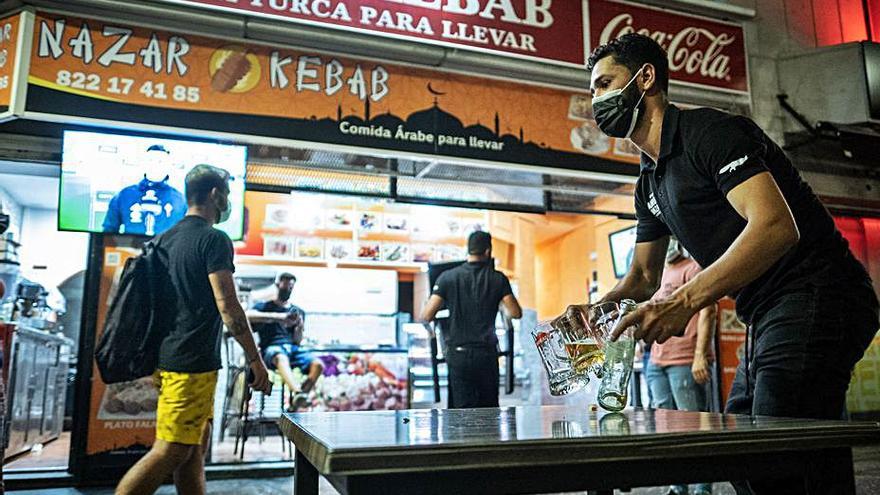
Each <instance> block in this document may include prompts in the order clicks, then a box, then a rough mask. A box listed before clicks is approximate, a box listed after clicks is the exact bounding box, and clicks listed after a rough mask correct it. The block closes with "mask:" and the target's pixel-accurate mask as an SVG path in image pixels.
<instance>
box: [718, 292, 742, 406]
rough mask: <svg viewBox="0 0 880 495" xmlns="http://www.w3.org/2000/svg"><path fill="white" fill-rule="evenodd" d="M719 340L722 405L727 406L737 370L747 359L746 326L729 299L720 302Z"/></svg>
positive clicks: (733, 302) (734, 303)
mask: <svg viewBox="0 0 880 495" xmlns="http://www.w3.org/2000/svg"><path fill="white" fill-rule="evenodd" d="M718 338H719V339H720V348H721V353H720V354H719V356H718V366H720V367H721V404H726V403H727V397H728V395H730V389H731V388H732V387H733V379H734V378H735V377H736V368H737V366H739V362H740V361H741V360H742V359H743V358H744V357H745V347H746V325H745V323H743V322H742V321H740V319H739V318H737V316H736V302H735V301H734V300H733V299H730V298H728V297H725V298H724V299H721V300H720V301H718Z"/></svg>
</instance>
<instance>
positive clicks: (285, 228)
mask: <svg viewBox="0 0 880 495" xmlns="http://www.w3.org/2000/svg"><path fill="white" fill-rule="evenodd" d="M245 203H246V205H247V208H248V212H249V215H250V217H249V218H250V225H251V226H252V227H251V228H250V229H249V231H248V233H247V235H246V237H245V239H244V243H242V244H241V245H240V246H239V248H238V249H237V250H236V252H237V254H239V255H251V256H261V257H264V258H270V259H275V260H289V261H302V262H327V263H361V264H362V263H367V264H374V263H375V264H386V265H407V266H409V265H413V264H416V263H429V262H443V261H454V260H463V259H465V258H466V256H467V250H466V244H467V237H468V236H469V235H470V234H471V233H472V232H474V231H476V230H484V229H486V228H487V227H488V213H487V212H485V211H482V210H469V209H460V208H450V207H440V206H425V205H404V204H396V203H392V202H389V201H384V200H376V199H369V198H357V197H347V196H337V195H325V194H312V193H292V194H289V195H282V194H276V193H264V192H254V191H248V192H247V193H246V197H245Z"/></svg>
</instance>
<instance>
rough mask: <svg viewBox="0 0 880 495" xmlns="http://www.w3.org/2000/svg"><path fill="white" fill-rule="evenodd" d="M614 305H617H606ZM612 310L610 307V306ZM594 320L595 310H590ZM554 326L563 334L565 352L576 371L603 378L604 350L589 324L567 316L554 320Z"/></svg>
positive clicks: (614, 304)
mask: <svg viewBox="0 0 880 495" xmlns="http://www.w3.org/2000/svg"><path fill="white" fill-rule="evenodd" d="M607 304H611V305H613V306H614V307H615V308H616V306H617V304H616V303H606V304H603V305H602V306H605V305H607ZM609 308H610V306H609ZM589 312H590V317H591V319H592V312H593V308H590V310H589ZM553 325H554V326H555V327H557V328H558V329H559V330H560V332H562V338H563V339H564V341H565V351H566V353H568V358H569V359H570V360H571V364H572V366H573V367H574V369H575V371H576V372H578V373H579V374H582V375H587V374H588V373H589V372H590V371H592V372H593V373H594V374H595V375H596V377H597V378H602V357H603V354H602V349H601V347H600V344H599V339H597V335H596V334H595V332H594V331H593V329H592V325H590V324H589V323H588V322H584V321H580V320H579V319H578V318H577V317H576V316H573V315H569V314H565V315H562V316H560V317H559V318H556V319H555V320H553Z"/></svg>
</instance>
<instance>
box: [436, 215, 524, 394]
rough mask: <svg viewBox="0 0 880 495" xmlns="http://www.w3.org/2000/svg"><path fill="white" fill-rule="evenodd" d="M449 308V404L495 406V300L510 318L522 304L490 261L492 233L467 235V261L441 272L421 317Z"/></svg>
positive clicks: (496, 350)
mask: <svg viewBox="0 0 880 495" xmlns="http://www.w3.org/2000/svg"><path fill="white" fill-rule="evenodd" d="M444 303H445V304H446V307H447V308H448V309H449V324H448V326H447V327H448V331H447V332H446V334H445V335H443V337H444V340H445V343H446V365H447V368H448V370H449V393H450V397H449V407H450V408H453V407H454V408H471V407H498V387H499V385H500V384H499V377H498V338H497V337H496V336H495V317H496V315H497V313H498V307H499V304H500V305H501V306H502V307H503V308H504V310H505V311H506V312H507V314H508V315H509V316H510V317H511V318H521V317H522V309H521V308H520V307H519V302H517V300H516V297H514V295H513V292H512V291H511V289H510V282H509V281H508V280H507V277H505V276H504V274H503V273H501V272H499V271H497V270H495V267H494V266H493V264H492V236H491V235H489V234H488V233H487V232H479V231H478V232H474V233H473V234H471V235H470V237H469V238H468V259H467V263H465V264H463V265H461V266H458V267H456V268H453V269H452V270H449V271H446V272H443V273H442V274H441V275H440V277H439V278H438V279H437V282H436V284H435V285H434V288H433V294H432V295H431V298H430V299H429V300H428V303H427V305H425V309H424V310H423V311H422V321H425V322H429V321H432V320H433V319H434V317H435V316H436V315H437V312H438V311H439V310H440V308H441V307H442V306H443V304H444Z"/></svg>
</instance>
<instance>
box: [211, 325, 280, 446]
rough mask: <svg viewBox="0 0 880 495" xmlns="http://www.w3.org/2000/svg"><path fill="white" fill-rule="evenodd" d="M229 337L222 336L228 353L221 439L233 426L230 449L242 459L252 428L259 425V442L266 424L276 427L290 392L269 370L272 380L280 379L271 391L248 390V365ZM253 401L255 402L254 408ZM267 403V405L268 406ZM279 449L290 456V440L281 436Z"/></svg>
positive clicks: (264, 434) (261, 440)
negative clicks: (275, 405) (274, 403)
mask: <svg viewBox="0 0 880 495" xmlns="http://www.w3.org/2000/svg"><path fill="white" fill-rule="evenodd" d="M231 340H232V339H231V338H228V336H227V338H226V339H225V340H224V345H225V347H226V356H227V362H226V373H227V383H226V395H225V397H224V402H223V420H222V421H221V423H220V439H221V440H222V439H223V438H225V434H226V430H227V429H228V428H230V427H233V429H234V435H235V445H234V448H233V453H234V454H238V457H239V459H241V460H243V459H244V447H245V444H246V443H247V440H248V438H249V437H250V433H251V429H252V428H254V427H258V428H259V439H260V443H261V444H262V443H263V440H264V439H265V437H266V431H265V428H266V426H267V425H272V426H273V427H275V428H277V427H278V419H279V418H280V417H281V413H283V412H284V410H285V404H286V403H287V399H288V398H289V396H290V395H291V394H290V393H289V391H288V390H287V387H285V386H284V382H283V381H281V380H280V377H279V376H278V375H277V374H276V373H274V372H270V378H271V379H272V381H273V383H278V382H281V385H280V386H275V387H273V388H272V393H271V394H269V395H266V394H264V393H262V392H257V391H253V390H251V388H250V387H248V386H247V383H246V380H247V371H248V367H247V366H246V365H244V364H243V363H242V362H241V361H242V360H241V359H240V356H236V355H235V345H234V344H233V343H232V342H231ZM273 396H278V398H279V400H278V410H277V411H276V410H274V408H273V407H271V400H272V398H273ZM252 402H253V403H254V406H255V407H253V408H252V406H251V403H252ZM267 404H268V405H270V407H269V408H268V409H267ZM252 409H255V410H252ZM279 434H280V431H279ZM281 450H282V452H284V453H285V454H289V455H290V456H291V457H292V456H293V446H292V445H290V442H288V441H284V440H283V439H282V442H281Z"/></svg>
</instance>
